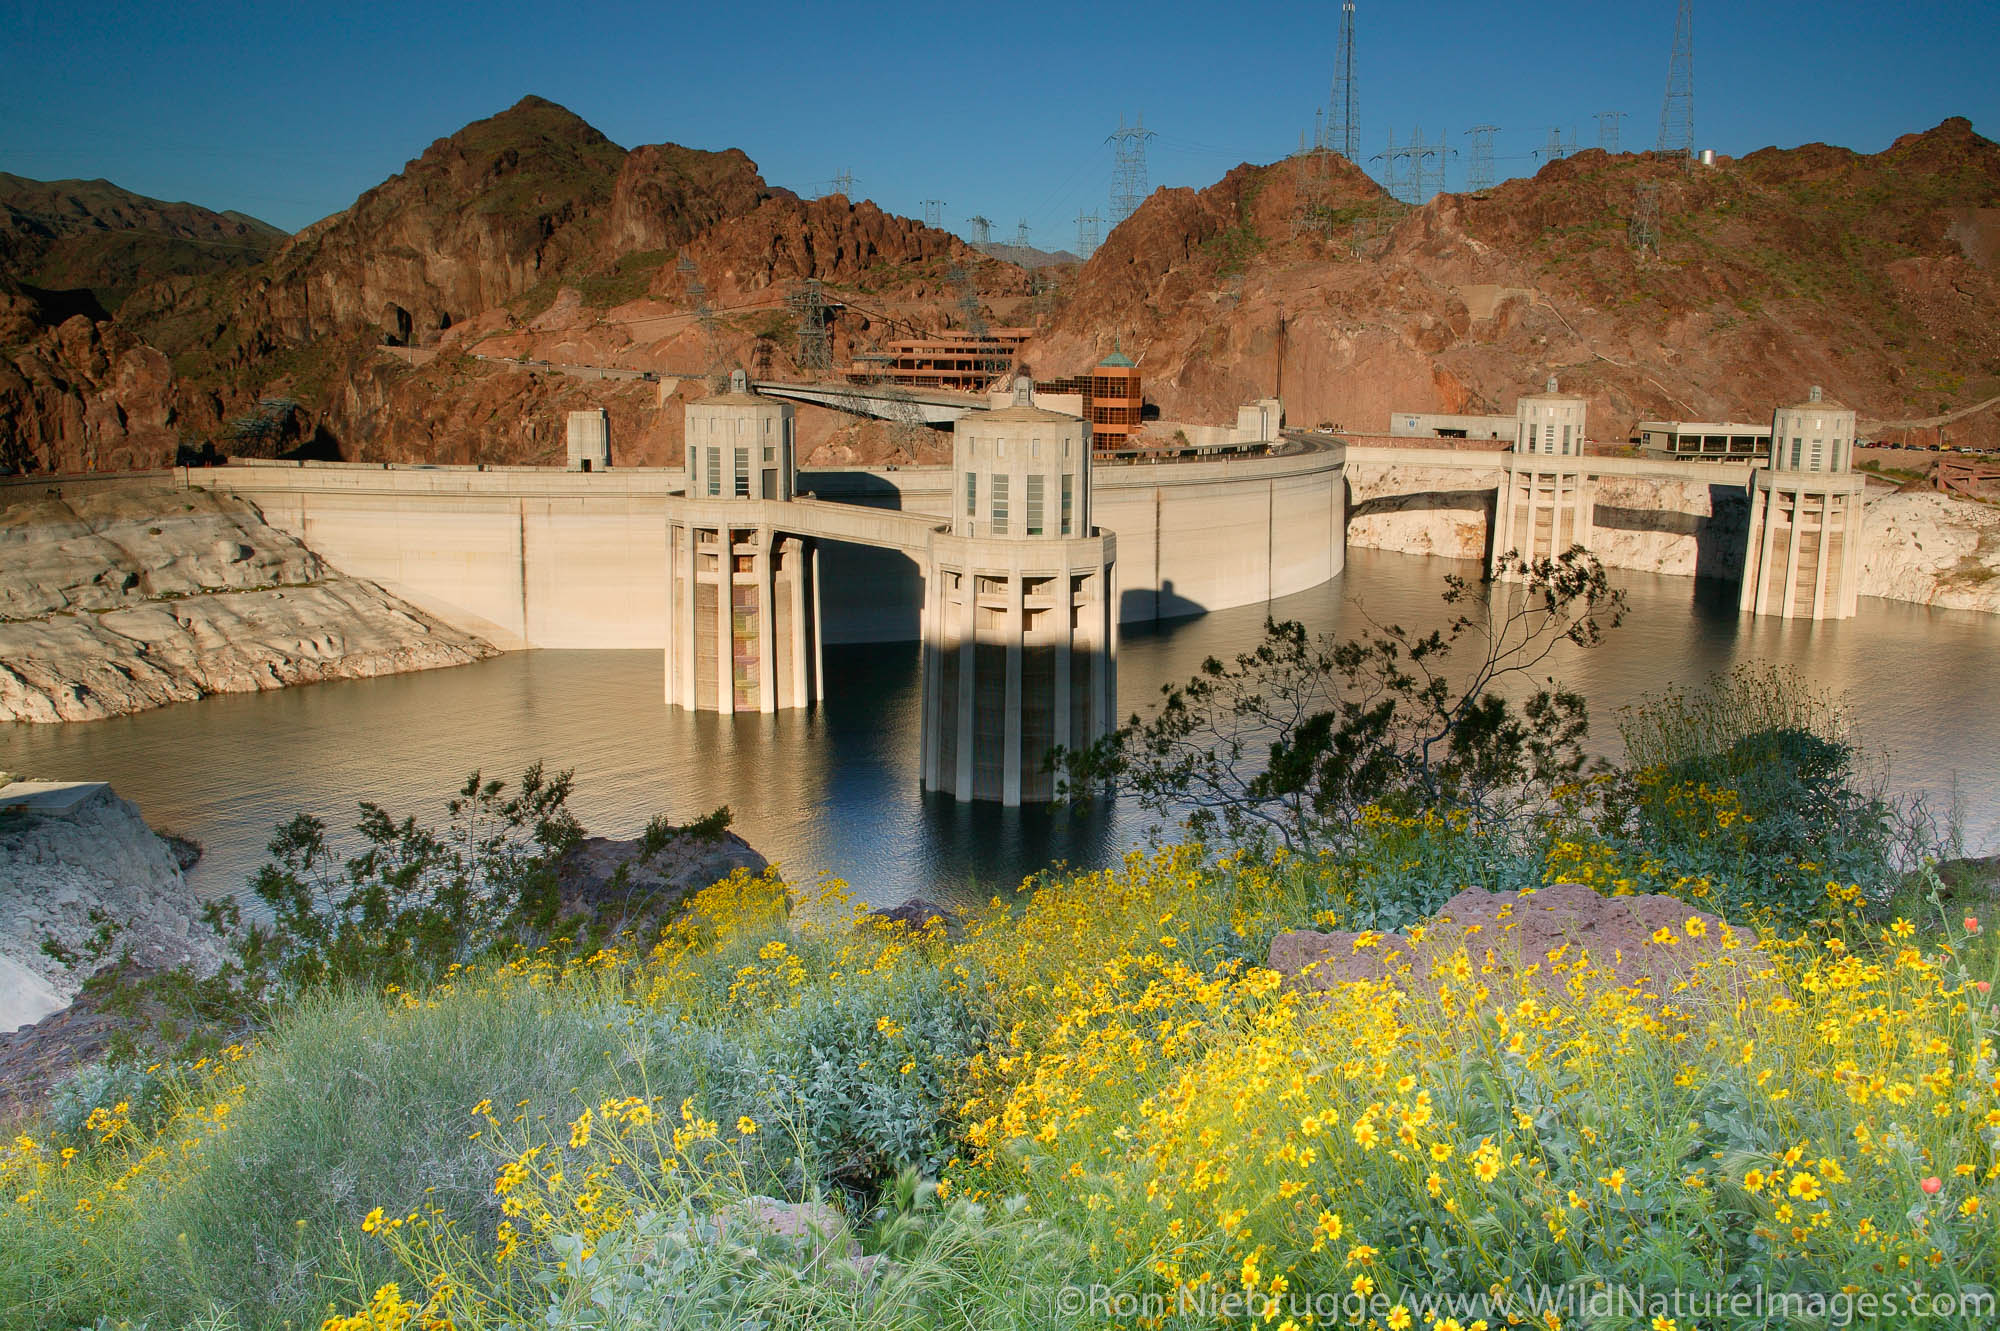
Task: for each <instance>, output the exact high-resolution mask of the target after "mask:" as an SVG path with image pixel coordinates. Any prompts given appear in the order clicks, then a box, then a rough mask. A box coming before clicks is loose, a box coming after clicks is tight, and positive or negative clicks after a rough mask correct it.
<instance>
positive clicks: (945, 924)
mask: <svg viewBox="0 0 2000 1331" xmlns="http://www.w3.org/2000/svg"><path fill="white" fill-rule="evenodd" d="M868 914H869V917H870V918H872V919H877V920H882V921H884V922H886V923H890V924H900V925H903V926H904V927H906V928H909V929H922V928H923V927H924V926H926V925H928V924H929V923H930V922H931V921H932V920H936V921H937V922H938V925H939V927H941V928H942V929H943V930H944V931H945V932H946V933H953V932H955V931H956V930H957V929H958V916H957V915H955V914H953V913H952V912H951V911H950V910H949V909H947V908H945V907H943V906H940V905H938V903H937V902H935V901H930V900H927V899H926V898H924V897H911V898H910V899H909V900H908V901H905V902H903V903H902V904H900V905H895V906H877V907H876V908H875V909H874V910H871V911H869V912H868Z"/></svg>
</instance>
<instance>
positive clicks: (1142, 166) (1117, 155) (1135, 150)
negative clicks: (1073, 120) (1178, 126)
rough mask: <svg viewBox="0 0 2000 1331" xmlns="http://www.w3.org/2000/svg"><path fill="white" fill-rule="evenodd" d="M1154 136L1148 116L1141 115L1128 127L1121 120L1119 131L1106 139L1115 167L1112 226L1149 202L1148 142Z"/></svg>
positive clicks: (1119, 119)
mask: <svg viewBox="0 0 2000 1331" xmlns="http://www.w3.org/2000/svg"><path fill="white" fill-rule="evenodd" d="M1152 137H1153V131H1152V130H1150V129H1147V128H1146V117H1145V116H1144V115H1143V114H1142V115H1140V116H1139V117H1138V119H1137V120H1135V121H1134V122H1133V123H1132V125H1131V126H1130V127H1129V128H1128V127H1127V126H1126V124H1125V117H1123V116H1120V117H1118V128H1117V129H1116V130H1114V131H1112V132H1111V134H1110V135H1109V136H1107V137H1106V138H1105V140H1104V141H1105V142H1106V143H1108V144H1110V145H1111V152H1112V157H1113V165H1112V168H1111V225H1112V227H1113V229H1116V227H1117V226H1118V224H1119V223H1120V222H1122V221H1124V220H1125V219H1126V218H1128V217H1130V216H1131V215H1132V214H1133V213H1136V212H1138V211H1139V205H1140V204H1142V203H1144V202H1145V201H1146V194H1147V192H1148V191H1147V188H1146V140H1147V139H1150V138H1152Z"/></svg>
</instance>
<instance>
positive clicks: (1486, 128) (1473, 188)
mask: <svg viewBox="0 0 2000 1331" xmlns="http://www.w3.org/2000/svg"><path fill="white" fill-rule="evenodd" d="M1465 132H1466V135H1467V136H1468V137H1470V138H1471V140H1472V157H1471V158H1470V160H1468V161H1467V162H1466V164H1465V190H1466V193H1468V194H1476V193H1478V192H1479V191H1480V190H1483V189H1492V188H1493V136H1494V135H1495V134H1498V133H1499V132H1500V127H1499V126H1498V125H1474V126H1473V127H1472V128H1471V129H1468V130H1467V131H1465Z"/></svg>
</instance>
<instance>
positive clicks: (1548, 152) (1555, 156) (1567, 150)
mask: <svg viewBox="0 0 2000 1331" xmlns="http://www.w3.org/2000/svg"><path fill="white" fill-rule="evenodd" d="M1575 151H1576V134H1575V133H1574V132H1572V133H1571V134H1570V136H1569V138H1567V139H1565V138H1563V132H1562V131H1561V130H1560V129H1553V128H1552V129H1550V130H1549V141H1548V142H1547V143H1545V144H1543V145H1542V146H1541V147H1540V148H1537V149H1536V150H1535V155H1536V156H1537V157H1539V158H1541V159H1542V160H1543V161H1544V162H1560V161H1561V160H1562V159H1563V158H1565V157H1567V156H1569V155H1570V154H1571V153H1573V152H1575Z"/></svg>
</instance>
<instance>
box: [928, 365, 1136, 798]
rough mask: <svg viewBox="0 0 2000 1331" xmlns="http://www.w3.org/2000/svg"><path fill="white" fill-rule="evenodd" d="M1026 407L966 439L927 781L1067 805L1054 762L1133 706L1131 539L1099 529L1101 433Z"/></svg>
mask: <svg viewBox="0 0 2000 1331" xmlns="http://www.w3.org/2000/svg"><path fill="white" fill-rule="evenodd" d="M1030 397H1031V395H1030V390H1029V388H1028V381H1027V379H1026V378H1025V377H1024V378H1022V379H1021V380H1019V381H1018V383H1017V386H1016V391H1015V398H1014V403H1013V405H1011V406H1008V407H1004V408H1001V409H999V410H997V411H989V412H981V413H976V414H972V415H968V416H966V417H964V418H962V419H961V420H959V421H958V422H957V424H956V425H955V426H954V427H953V433H952V474H953V477H954V478H955V479H954V483H953V486H952V493H953V496H954V499H953V507H952V517H951V525H950V528H949V530H940V531H937V532H933V533H932V534H931V537H930V541H929V543H928V549H927V552H926V577H925V597H924V612H923V642H924V654H923V660H924V712H923V782H924V788H925V789H927V790H935V791H940V792H944V793H947V794H951V795H954V796H956V797H957V798H958V799H959V800H961V801H964V800H996V801H998V802H1000V803H1002V804H1006V805H1018V804H1032V803H1038V802H1045V801H1047V800H1050V799H1052V798H1054V796H1055V774H1054V772H1053V771H1052V770H1051V769H1050V765H1049V764H1050V757H1051V754H1052V753H1053V752H1054V750H1055V749H1057V748H1059V747H1060V748H1080V747H1082V746H1083V745H1086V744H1089V743H1090V742H1091V741H1093V740H1095V739H1097V738H1098V737H1100V736H1102V735H1104V734H1106V733H1107V732H1108V731H1109V730H1110V729H1111V726H1112V724H1113V720H1112V718H1113V716H1114V714H1115V709H1116V707H1117V702H1118V626H1117V618H1118V617H1117V613H1116V609H1115V607H1116V606H1117V603H1118V598H1117V588H1116V566H1117V542H1116V540H1115V538H1113V537H1112V536H1110V535H1108V534H1106V533H1103V532H1099V531H1097V530H1096V529H1094V528H1093V527H1092V526H1091V525H1090V515H1091V462H1090V436H1089V431H1088V430H1087V428H1086V427H1085V425H1084V422H1083V421H1082V419H1081V418H1079V417H1076V416H1069V415H1065V414H1063V413H1060V412H1054V411H1048V410H1045V409H1043V408H1040V407H1036V406H1034V405H1033V404H1032V402H1031V400H1030Z"/></svg>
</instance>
